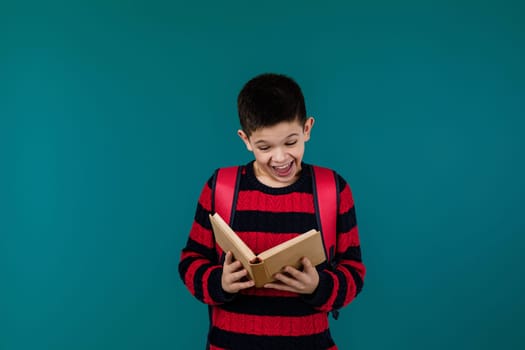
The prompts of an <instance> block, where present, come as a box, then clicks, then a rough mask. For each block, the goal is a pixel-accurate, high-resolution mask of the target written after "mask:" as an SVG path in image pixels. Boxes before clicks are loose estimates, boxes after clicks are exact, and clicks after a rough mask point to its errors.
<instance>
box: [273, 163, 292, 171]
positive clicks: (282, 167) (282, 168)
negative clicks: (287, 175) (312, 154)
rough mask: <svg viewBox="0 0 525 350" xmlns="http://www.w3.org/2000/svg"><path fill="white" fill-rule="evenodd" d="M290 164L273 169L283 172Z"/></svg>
mask: <svg viewBox="0 0 525 350" xmlns="http://www.w3.org/2000/svg"><path fill="white" fill-rule="evenodd" d="M289 165H290V164H285V165H281V166H274V168H275V169H279V170H284V169H286V168H288V166H289Z"/></svg>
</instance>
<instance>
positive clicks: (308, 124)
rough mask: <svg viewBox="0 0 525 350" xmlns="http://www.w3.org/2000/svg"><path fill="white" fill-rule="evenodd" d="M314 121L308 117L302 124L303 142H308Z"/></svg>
mask: <svg viewBox="0 0 525 350" xmlns="http://www.w3.org/2000/svg"><path fill="white" fill-rule="evenodd" d="M314 123H315V119H314V118H313V117H309V118H308V119H306V122H305V123H304V128H303V132H304V140H305V141H308V140H310V134H311V133H312V128H313V127H314Z"/></svg>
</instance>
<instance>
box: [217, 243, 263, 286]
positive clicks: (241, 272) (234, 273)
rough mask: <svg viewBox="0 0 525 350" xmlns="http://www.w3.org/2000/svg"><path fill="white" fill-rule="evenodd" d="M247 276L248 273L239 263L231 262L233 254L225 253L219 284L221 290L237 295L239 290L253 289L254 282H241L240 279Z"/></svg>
mask: <svg viewBox="0 0 525 350" xmlns="http://www.w3.org/2000/svg"><path fill="white" fill-rule="evenodd" d="M247 275H248V271H246V269H244V268H243V267H242V264H241V262H240V261H233V254H232V253H231V252H228V253H226V258H225V259H224V265H223V267H222V278H221V284H222V289H224V291H225V292H228V293H231V294H233V293H237V292H238V291H240V290H241V289H246V288H250V287H253V286H254V285H255V282H253V281H252V280H249V281H243V280H242V279H243V278H244V277H246V276H247Z"/></svg>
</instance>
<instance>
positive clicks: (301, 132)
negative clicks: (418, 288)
mask: <svg viewBox="0 0 525 350" xmlns="http://www.w3.org/2000/svg"><path fill="white" fill-rule="evenodd" d="M237 104H238V112H239V119H240V124H241V127H242V129H241V130H239V131H238V135H239V137H240V138H241V139H242V141H243V142H244V144H245V145H246V148H247V149H248V150H249V151H251V152H253V154H254V157H255V160H253V161H251V162H250V163H249V164H247V165H245V166H243V167H242V172H241V178H240V184H239V193H238V197H237V200H236V202H235V203H234V207H235V216H234V220H233V223H232V224H231V226H232V228H233V229H234V231H235V232H237V234H238V235H239V236H240V237H241V238H242V239H243V240H244V241H245V242H246V243H247V244H248V246H249V247H250V248H251V249H252V250H253V251H254V252H255V254H258V253H260V252H262V251H264V250H266V249H268V248H270V247H272V246H275V245H277V244H279V243H281V242H284V241H286V240H288V239H290V238H292V237H294V236H296V235H298V234H301V233H303V232H306V231H308V230H310V229H312V228H317V229H320V228H318V227H317V221H316V216H315V210H314V202H313V184H312V181H311V175H312V168H311V166H310V165H308V164H305V163H303V161H302V160H303V154H304V146H305V142H307V141H308V140H309V139H310V134H311V131H312V127H313V124H314V119H313V118H312V117H309V118H307V117H306V109H305V103H304V97H303V94H302V92H301V89H300V87H299V86H298V85H297V83H296V82H295V81H293V80H292V79H290V78H289V77H286V76H283V75H277V74H262V75H259V76H257V77H255V78H253V79H252V80H250V81H249V82H248V83H246V85H245V86H244V87H243V88H242V90H241V92H240V93H239V96H238V100H237ZM337 181H338V182H339V191H340V194H339V196H340V198H339V208H338V213H337V245H336V254H335V260H334V261H335V262H334V263H333V264H329V263H326V262H325V263H323V264H320V265H318V266H317V267H314V266H312V264H311V262H310V261H309V260H308V259H306V258H303V259H302V265H303V266H302V268H301V269H295V268H293V267H290V266H287V267H285V268H284V270H283V273H278V274H276V275H275V279H276V282H272V283H269V284H266V285H265V286H264V288H255V287H254V283H253V281H251V280H248V279H247V278H246V276H247V272H246V270H245V269H243V268H242V265H241V264H240V262H239V261H235V260H234V259H233V257H232V254H231V252H227V253H226V255H225V257H224V261H222V259H221V257H219V256H217V251H216V248H215V245H216V243H215V241H214V238H213V232H212V230H211V224H210V222H209V218H208V214H209V213H210V212H211V210H212V209H211V208H212V184H213V177H212V178H210V179H209V180H208V182H207V183H206V184H205V186H204V188H203V190H202V193H201V195H200V198H199V201H198V205H197V211H196V214H195V220H194V222H193V226H192V228H191V232H190V236H189V239H188V242H187V245H186V247H185V248H184V249H183V250H182V254H181V260H180V263H179V273H180V276H181V278H182V280H183V281H184V283H185V284H186V286H187V288H188V289H189V290H190V292H191V293H192V294H193V295H194V296H195V297H196V298H198V299H199V300H201V301H202V302H204V303H206V304H208V305H209V307H210V322H211V325H210V330H209V334H208V349H212V350H213V349H243V350H246V349H279V350H280V349H294V350H295V349H303V350H305V349H312V350H313V349H337V347H336V345H335V343H334V341H333V339H332V337H331V335H330V331H329V328H328V312H329V311H332V310H336V309H339V308H341V307H343V306H345V305H346V304H348V303H350V301H352V300H353V299H354V298H355V297H356V295H357V294H358V293H359V292H360V291H361V288H362V285H363V279H364V275H365V267H364V265H363V263H362V261H361V250H360V246H359V237H358V233H357V225H356V218H355V210H354V202H353V199H352V194H351V191H350V188H349V186H348V185H347V183H346V182H345V180H344V179H343V178H342V177H341V176H339V175H337Z"/></svg>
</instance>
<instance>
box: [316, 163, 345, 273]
mask: <svg viewBox="0 0 525 350" xmlns="http://www.w3.org/2000/svg"><path fill="white" fill-rule="evenodd" d="M312 180H313V189H314V204H315V212H316V215H317V222H318V224H319V229H320V230H321V234H322V236H323V243H324V248H325V252H326V257H327V261H328V262H330V263H333V259H334V256H335V247H336V240H337V212H338V208H339V203H338V202H339V182H338V181H337V178H336V174H335V172H334V171H333V170H331V169H328V168H323V167H319V166H315V165H313V166H312Z"/></svg>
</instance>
